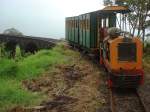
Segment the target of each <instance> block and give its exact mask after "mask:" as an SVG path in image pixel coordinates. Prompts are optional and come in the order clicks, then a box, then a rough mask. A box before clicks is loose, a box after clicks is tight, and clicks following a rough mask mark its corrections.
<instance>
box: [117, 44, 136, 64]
mask: <svg viewBox="0 0 150 112" xmlns="http://www.w3.org/2000/svg"><path fill="white" fill-rule="evenodd" d="M136 51H137V49H136V44H135V43H120V44H119V45H118V60H119V61H136Z"/></svg>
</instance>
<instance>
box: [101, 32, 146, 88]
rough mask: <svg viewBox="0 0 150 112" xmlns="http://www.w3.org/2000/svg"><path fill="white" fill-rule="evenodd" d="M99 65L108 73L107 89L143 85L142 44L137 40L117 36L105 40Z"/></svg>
mask: <svg viewBox="0 0 150 112" xmlns="http://www.w3.org/2000/svg"><path fill="white" fill-rule="evenodd" d="M100 50H101V58H100V60H101V64H104V66H105V68H106V70H107V71H108V85H109V87H129V88H130V87H138V85H140V84H142V83H143V77H144V72H143V67H142V55H143V53H142V50H143V48H142V42H141V41H140V40H139V38H135V37H134V38H128V37H123V36H118V35H116V37H113V38H111V37H110V35H109V37H107V39H106V38H105V39H104V41H103V43H102V46H101V48H100Z"/></svg>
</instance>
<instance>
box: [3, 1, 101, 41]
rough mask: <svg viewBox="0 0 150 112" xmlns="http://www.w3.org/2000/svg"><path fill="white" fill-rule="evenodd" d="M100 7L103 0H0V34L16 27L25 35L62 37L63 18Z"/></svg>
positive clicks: (63, 29)
mask: <svg viewBox="0 0 150 112" xmlns="http://www.w3.org/2000/svg"><path fill="white" fill-rule="evenodd" d="M102 8H103V0H0V33H2V32H3V31H4V30H5V29H8V28H12V27H14V28H16V29H18V30H20V31H21V32H22V33H24V34H25V35H32V36H42V37H50V38H62V37H64V35H65V17H68V16H74V15H78V14H82V13H86V12H91V11H95V10H99V9H102Z"/></svg>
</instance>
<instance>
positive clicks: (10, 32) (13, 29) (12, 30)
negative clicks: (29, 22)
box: [3, 28, 23, 36]
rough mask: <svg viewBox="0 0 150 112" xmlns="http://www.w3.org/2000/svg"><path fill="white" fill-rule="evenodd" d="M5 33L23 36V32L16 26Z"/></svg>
mask: <svg viewBox="0 0 150 112" xmlns="http://www.w3.org/2000/svg"><path fill="white" fill-rule="evenodd" d="M3 34H5V35H13V36H23V34H22V33H21V32H20V31H18V30H17V29H15V28H10V29H6V30H5V31H4V32H3Z"/></svg>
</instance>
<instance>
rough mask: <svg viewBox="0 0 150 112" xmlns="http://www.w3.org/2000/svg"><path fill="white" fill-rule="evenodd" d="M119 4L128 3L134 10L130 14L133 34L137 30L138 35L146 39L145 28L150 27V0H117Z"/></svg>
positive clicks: (129, 18) (129, 19)
mask: <svg viewBox="0 0 150 112" xmlns="http://www.w3.org/2000/svg"><path fill="white" fill-rule="evenodd" d="M117 1H119V2H117ZM116 3H117V4H118V5H120V4H122V5H126V6H128V7H129V9H130V10H131V11H132V12H131V13H130V14H128V21H129V23H130V25H131V27H132V29H130V30H132V34H133V35H135V32H136V30H137V31H138V32H137V36H138V37H142V40H143V42H144V40H145V29H147V28H149V27H150V20H149V19H148V18H149V14H150V5H149V4H150V0H122V1H121V0H116Z"/></svg>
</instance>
